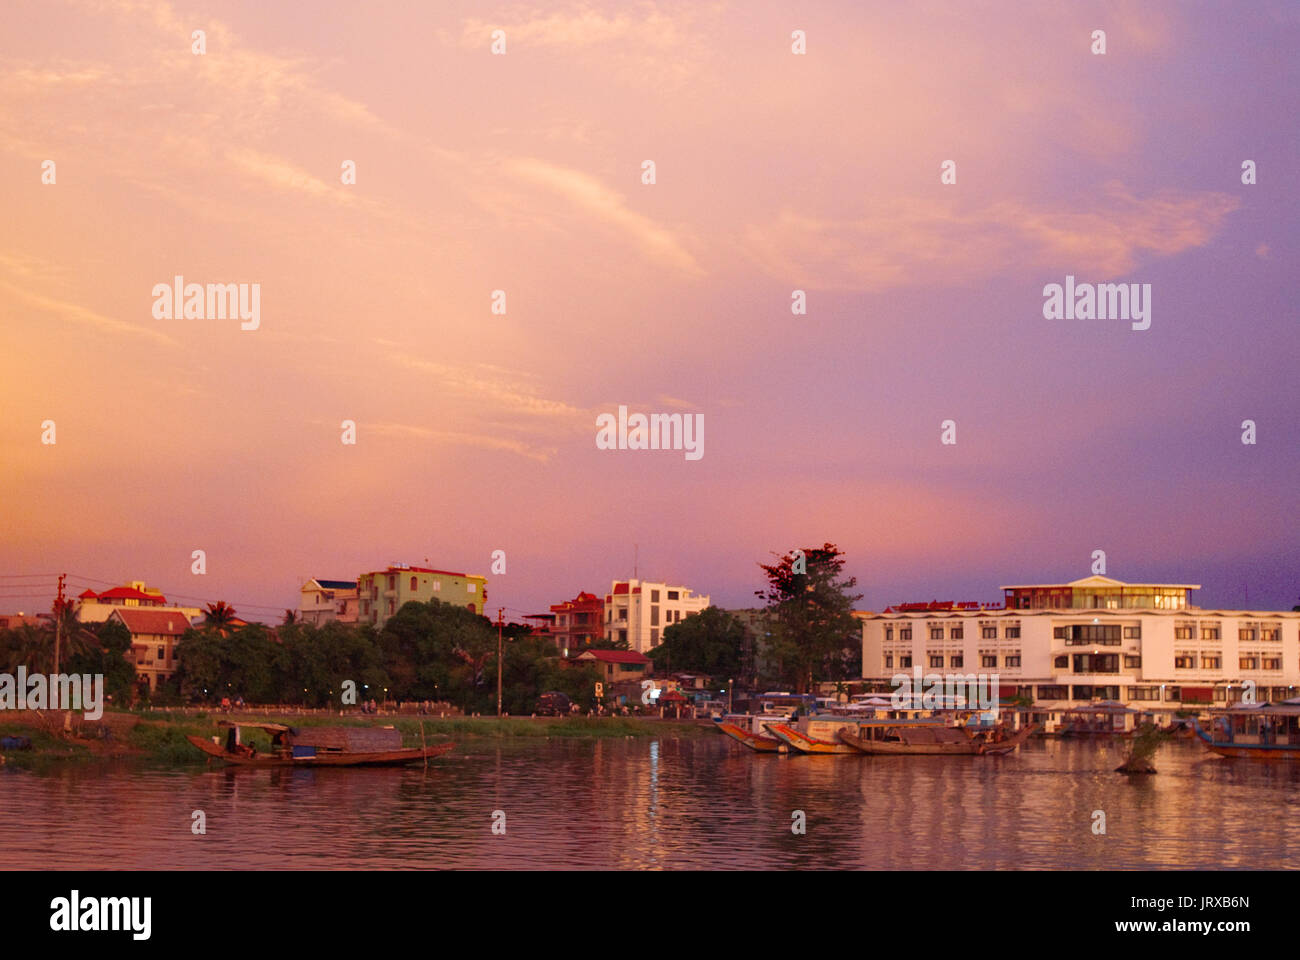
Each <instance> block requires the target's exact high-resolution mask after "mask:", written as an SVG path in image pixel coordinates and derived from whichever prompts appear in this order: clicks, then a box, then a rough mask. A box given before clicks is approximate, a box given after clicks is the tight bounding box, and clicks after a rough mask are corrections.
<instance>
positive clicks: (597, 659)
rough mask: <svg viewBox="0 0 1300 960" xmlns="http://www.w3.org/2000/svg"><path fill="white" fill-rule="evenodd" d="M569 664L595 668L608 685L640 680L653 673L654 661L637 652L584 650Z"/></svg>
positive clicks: (570, 660) (571, 658) (572, 658)
mask: <svg viewBox="0 0 1300 960" xmlns="http://www.w3.org/2000/svg"><path fill="white" fill-rule="evenodd" d="M569 662H570V663H573V664H576V665H578V666H594V667H596V669H598V670H599V671H600V674H601V679H602V681H603V682H604V683H606V684H611V683H618V682H619V681H621V680H638V681H639V680H640V679H641V678H643V677H646V676H649V675H650V674H651V673H652V672H653V668H654V661H652V660H651V659H650V658H649V657H647V656H645V655H644V654H640V653H637V652H636V651H635V650H584V651H583V652H582V653H580V654H578V655H577V656H576V657H570V658H569Z"/></svg>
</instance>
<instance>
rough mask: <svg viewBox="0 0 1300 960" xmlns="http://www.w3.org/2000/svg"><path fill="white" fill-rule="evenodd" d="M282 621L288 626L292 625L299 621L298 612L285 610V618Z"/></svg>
mask: <svg viewBox="0 0 1300 960" xmlns="http://www.w3.org/2000/svg"><path fill="white" fill-rule="evenodd" d="M280 622H281V624H283V625H284V626H286V627H292V626H293V625H294V624H295V623H297V622H298V614H297V613H296V612H294V611H293V610H285V611H284V619H283V620H282V621H280Z"/></svg>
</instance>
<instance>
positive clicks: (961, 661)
mask: <svg viewBox="0 0 1300 960" xmlns="http://www.w3.org/2000/svg"><path fill="white" fill-rule="evenodd" d="M965 663H966V658H965V657H964V656H962V655H961V654H960V653H954V654H953V655H952V656H951V657H950V658H949V660H948V666H950V667H957V668H958V669H960V668H961V667H962V666H964V665H965Z"/></svg>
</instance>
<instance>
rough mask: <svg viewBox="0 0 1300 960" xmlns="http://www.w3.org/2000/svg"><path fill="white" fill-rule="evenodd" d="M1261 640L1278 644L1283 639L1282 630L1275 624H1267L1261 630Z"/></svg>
mask: <svg viewBox="0 0 1300 960" xmlns="http://www.w3.org/2000/svg"><path fill="white" fill-rule="evenodd" d="M1259 639H1261V640H1267V641H1269V642H1270V643H1276V642H1278V641H1279V640H1281V639H1282V628H1281V627H1279V626H1277V625H1275V624H1271V623H1266V624H1264V625H1263V626H1262V627H1260V628H1259Z"/></svg>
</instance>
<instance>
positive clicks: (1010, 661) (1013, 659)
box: [1006, 653, 1020, 667]
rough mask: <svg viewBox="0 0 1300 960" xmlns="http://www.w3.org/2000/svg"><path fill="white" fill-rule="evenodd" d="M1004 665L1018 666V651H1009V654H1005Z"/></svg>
mask: <svg viewBox="0 0 1300 960" xmlns="http://www.w3.org/2000/svg"><path fill="white" fill-rule="evenodd" d="M1006 665H1007V666H1008V667H1018V666H1020V654H1019V653H1009V654H1007V658H1006Z"/></svg>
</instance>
